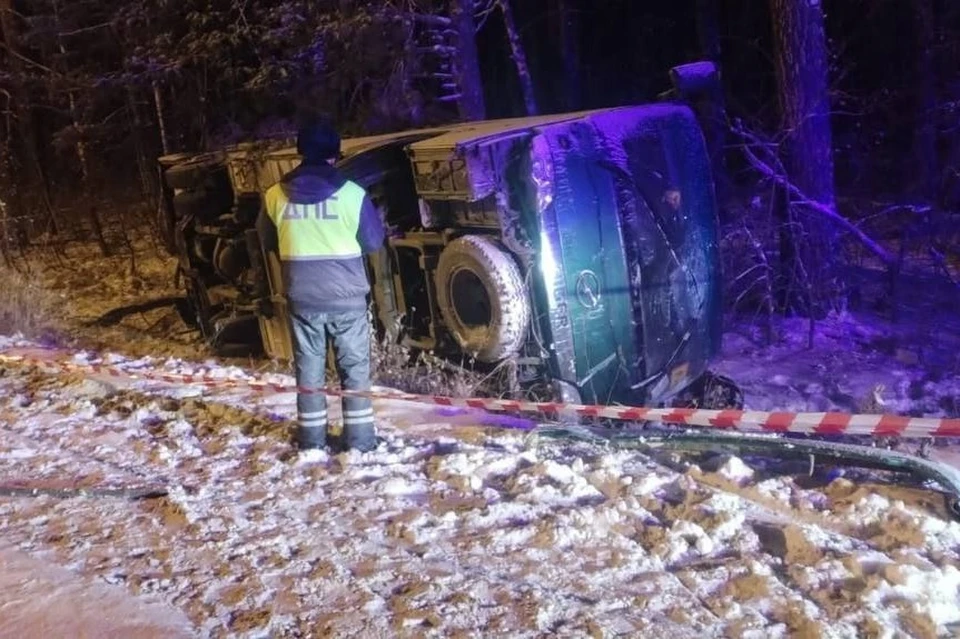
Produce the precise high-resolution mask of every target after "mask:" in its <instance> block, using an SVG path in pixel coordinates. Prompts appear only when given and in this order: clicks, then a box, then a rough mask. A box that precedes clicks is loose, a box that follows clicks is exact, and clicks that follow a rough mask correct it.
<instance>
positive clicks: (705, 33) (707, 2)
mask: <svg viewBox="0 0 960 639" xmlns="http://www.w3.org/2000/svg"><path fill="white" fill-rule="evenodd" d="M697 39H698V40H700V51H701V54H702V55H703V57H704V58H706V59H707V60H710V61H711V62H714V63H716V64H717V65H718V66H719V65H720V51H721V49H720V15H719V11H718V9H717V1H716V0H697Z"/></svg>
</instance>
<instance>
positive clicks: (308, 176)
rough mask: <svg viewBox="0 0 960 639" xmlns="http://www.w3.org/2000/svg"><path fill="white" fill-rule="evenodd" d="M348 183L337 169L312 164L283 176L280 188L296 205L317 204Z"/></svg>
mask: <svg viewBox="0 0 960 639" xmlns="http://www.w3.org/2000/svg"><path fill="white" fill-rule="evenodd" d="M346 182H347V179H346V178H345V177H343V175H341V174H340V172H339V171H338V170H337V169H336V168H335V167H333V166H330V165H328V164H324V165H315V164H311V165H300V166H299V167H297V168H296V169H294V170H293V171H290V172H289V173H287V174H286V175H285V176H283V179H281V180H280V188H281V189H282V190H283V194H284V195H285V196H286V197H287V200H289V201H290V202H292V203H294V204H316V203H317V202H322V201H324V200H326V199H327V198H329V197H330V196H331V195H333V194H334V193H336V192H337V191H339V190H340V188H341V187H343V185H344V184H346Z"/></svg>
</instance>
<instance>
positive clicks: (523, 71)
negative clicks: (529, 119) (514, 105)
mask: <svg viewBox="0 0 960 639" xmlns="http://www.w3.org/2000/svg"><path fill="white" fill-rule="evenodd" d="M497 1H498V3H499V4H500V11H501V12H502V13H503V26H504V28H506V30H507V40H508V41H509V42H510V57H511V58H513V64H514V66H516V67H517V78H518V79H519V80H520V90H521V91H522V92H523V105H524V108H525V109H526V111H527V115H537V113H538V110H537V98H536V95H535V94H534V91H533V79H532V78H531V77H530V67H529V66H528V65H527V54H526V52H525V51H524V48H523V41H522V40H521V39H520V32H519V31H517V24H516V22H515V21H514V19H513V9H512V8H511V7H510V0H497Z"/></svg>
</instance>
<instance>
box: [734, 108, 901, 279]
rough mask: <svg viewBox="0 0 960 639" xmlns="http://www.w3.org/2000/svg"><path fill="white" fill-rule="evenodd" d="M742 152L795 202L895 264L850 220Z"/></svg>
mask: <svg viewBox="0 0 960 639" xmlns="http://www.w3.org/2000/svg"><path fill="white" fill-rule="evenodd" d="M730 128H731V130H732V131H733V132H734V133H736V134H738V135H739V136H740V137H742V138H744V139H745V140H747V141H749V142H755V141H757V140H756V139H755V138H754V136H752V135H751V134H750V133H748V132H747V131H745V130H743V128H742V127H740V126H737V125H732V126H731V127H730ZM743 151H744V154H745V155H746V156H747V159H748V160H749V161H750V164H751V165H752V166H753V168H755V169H756V170H757V171H759V172H760V173H762V174H763V175H764V176H765V177H767V178H770V179H771V180H773V181H774V182H775V183H776V184H777V185H779V186H780V187H782V188H784V189H786V190H787V192H788V193H790V195H791V196H792V197H793V199H794V200H795V201H797V202H799V203H800V204H802V205H803V206H806V207H808V208H810V209H812V210H813V211H815V212H816V213H819V214H820V215H822V216H823V217H825V218H827V219H828V220H830V221H831V222H833V223H834V224H835V225H837V226H838V227H840V228H841V229H843V230H845V231H848V232H849V233H852V234H853V235H854V236H856V238H857V239H858V240H860V242H862V243H863V245H864V246H866V247H867V249H869V250H870V252H871V253H873V254H874V255H876V256H877V257H878V258H880V261H882V262H883V263H884V265H885V266H893V265H894V264H895V263H896V260H895V259H894V257H893V256H892V255H890V253H889V252H887V250H886V249H885V248H883V247H882V246H880V244H878V243H877V242H876V241H875V240H874V239H873V238H871V237H870V236H869V235H867V234H866V233H864V232H863V231H862V230H860V229H859V228H858V227H857V226H856V225H855V224H853V223H852V222H851V221H850V220H848V219H847V218H845V217H843V216H842V215H840V214H839V213H837V211H836V209H835V208H834V207H832V206H828V205H826V204H822V203H820V202H817V201H816V200H812V199H810V198H809V197H807V196H806V195H805V194H804V192H803V191H801V190H800V189H799V188H798V187H797V186H796V185H794V184H793V183H792V182H790V181H789V180H788V179H787V178H786V177H785V176H784V175H782V174H781V173H780V172H778V171H776V170H775V169H774V168H773V167H771V166H770V165H769V164H767V163H766V162H764V161H763V160H761V159H760V158H759V157H757V155H756V154H755V153H754V152H753V151H752V150H751V149H750V145H749V144H745V145H743Z"/></svg>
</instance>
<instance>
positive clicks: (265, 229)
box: [257, 165, 385, 313]
mask: <svg viewBox="0 0 960 639" xmlns="http://www.w3.org/2000/svg"><path fill="white" fill-rule="evenodd" d="M346 182H347V180H346V178H345V177H343V175H341V174H340V172H339V171H338V170H337V169H336V168H334V167H333V166H330V165H301V166H300V167H298V168H296V169H294V170H293V171H291V172H290V173H288V174H286V175H285V176H283V179H281V181H280V184H279V188H280V189H281V190H282V192H283V195H284V196H285V197H286V198H287V199H288V200H289V201H290V202H291V203H293V204H319V203H321V202H323V201H325V200H327V199H328V198H329V197H330V196H331V195H333V194H334V193H336V192H337V191H338V190H339V189H340V188H341V187H343V186H344V185H345V184H346ZM257 229H258V231H259V233H260V237H261V241H262V242H263V246H264V248H265V249H266V250H267V251H268V252H269V251H274V252H278V251H279V247H278V240H277V228H276V226H275V224H274V222H273V220H272V219H271V218H270V216H269V215H268V214H267V212H266V211H265V210H264V211H261V213H260V217H259V219H258V220H257ZM384 235H385V232H384V227H383V221H382V220H381V219H380V214H379V212H378V211H377V209H376V208H375V207H374V206H373V203H372V202H371V201H370V196H369V195H364V197H363V202H362V205H361V209H360V219H359V223H358V226H357V234H356V239H357V243H358V244H359V245H360V249H361V251H362V253H363V254H367V253H373V252H376V251H378V250H380V249H381V248H382V246H383V240H384ZM283 280H284V287H285V289H286V297H287V300H288V302H289V304H290V310H291V312H294V313H336V312H341V311H354V310H364V309H366V308H367V294H368V293H369V291H370V284H369V282H368V280H367V272H366V269H365V265H364V258H363V257H362V256H360V257H349V258H335V259H331V258H327V259H316V260H314V259H309V260H293V261H283Z"/></svg>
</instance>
